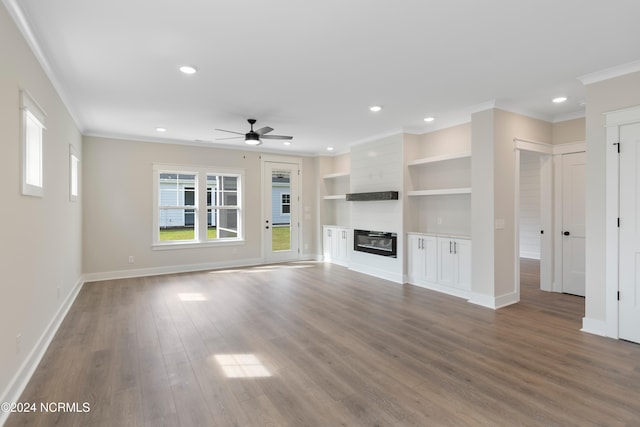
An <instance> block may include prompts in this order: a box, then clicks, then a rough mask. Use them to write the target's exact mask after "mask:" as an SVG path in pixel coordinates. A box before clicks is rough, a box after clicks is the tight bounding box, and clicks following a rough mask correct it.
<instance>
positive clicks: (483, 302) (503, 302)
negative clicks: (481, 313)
mask: <svg viewBox="0 0 640 427" xmlns="http://www.w3.org/2000/svg"><path fill="white" fill-rule="evenodd" d="M519 301H520V297H519V295H518V293H517V292H510V293H508V294H504V295H500V296H498V297H492V296H490V295H482V294H476V293H472V294H471V298H469V302H470V303H471V304H476V305H480V306H482V307H487V308H491V309H493V310H497V309H499V308H502V307H506V306H508V305H511V304H515V303H517V302H519Z"/></svg>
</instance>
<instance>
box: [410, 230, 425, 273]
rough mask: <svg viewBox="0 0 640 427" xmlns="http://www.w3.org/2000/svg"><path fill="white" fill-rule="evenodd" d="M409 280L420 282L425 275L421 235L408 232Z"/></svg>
mask: <svg viewBox="0 0 640 427" xmlns="http://www.w3.org/2000/svg"><path fill="white" fill-rule="evenodd" d="M408 236H409V239H408V241H409V260H408V261H409V265H408V270H409V282H412V283H420V282H422V280H423V279H424V276H425V257H424V251H423V249H422V236H419V235H416V234H409V235H408Z"/></svg>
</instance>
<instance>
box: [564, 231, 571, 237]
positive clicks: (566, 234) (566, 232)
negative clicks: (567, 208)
mask: <svg viewBox="0 0 640 427" xmlns="http://www.w3.org/2000/svg"><path fill="white" fill-rule="evenodd" d="M562 234H564V235H565V236H570V235H571V233H569V232H568V231H565V232H564V233H562Z"/></svg>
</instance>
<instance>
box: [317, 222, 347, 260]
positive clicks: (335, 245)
mask: <svg viewBox="0 0 640 427" xmlns="http://www.w3.org/2000/svg"><path fill="white" fill-rule="evenodd" d="M350 242H351V230H349V229H348V228H344V227H337V226H330V225H325V226H323V227H322V247H323V250H322V252H323V256H324V260H325V261H328V262H332V263H334V264H339V265H344V266H347V264H348V263H349V252H350V251H349V248H350V244H349V243H350Z"/></svg>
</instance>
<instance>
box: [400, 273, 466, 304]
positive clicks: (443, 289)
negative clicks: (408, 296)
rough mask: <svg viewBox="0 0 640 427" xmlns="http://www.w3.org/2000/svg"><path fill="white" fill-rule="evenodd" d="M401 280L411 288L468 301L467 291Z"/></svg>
mask: <svg viewBox="0 0 640 427" xmlns="http://www.w3.org/2000/svg"><path fill="white" fill-rule="evenodd" d="M403 278H404V279H405V283H406V284H408V285H411V286H417V287H419V288H425V289H430V290H432V291H435V292H439V293H441V294H447V295H451V296H453V297H456V298H462V299H465V300H468V299H469V291H465V290H462V289H456V288H453V287H451V286H443V285H439V284H437V283H433V282H424V283H416V282H412V281H411V278H409V277H408V276H403Z"/></svg>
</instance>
